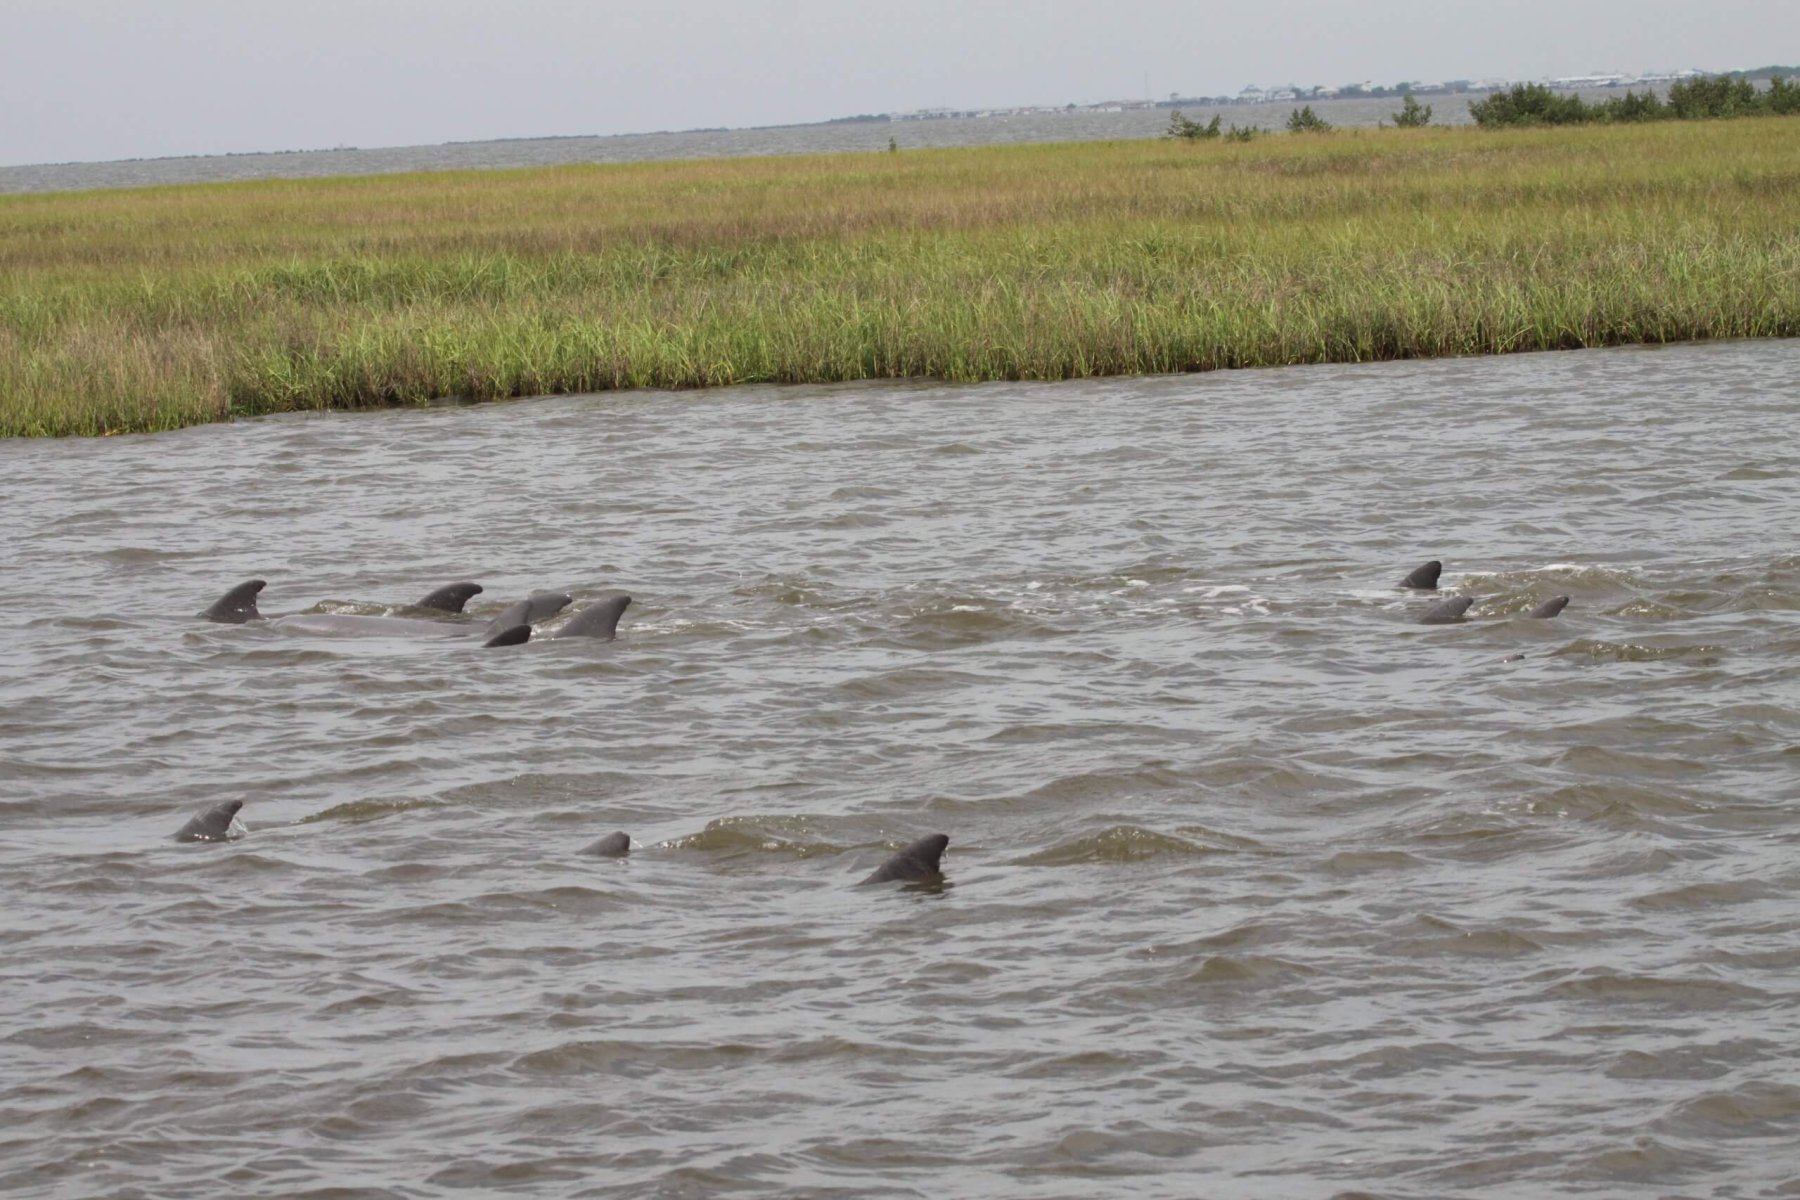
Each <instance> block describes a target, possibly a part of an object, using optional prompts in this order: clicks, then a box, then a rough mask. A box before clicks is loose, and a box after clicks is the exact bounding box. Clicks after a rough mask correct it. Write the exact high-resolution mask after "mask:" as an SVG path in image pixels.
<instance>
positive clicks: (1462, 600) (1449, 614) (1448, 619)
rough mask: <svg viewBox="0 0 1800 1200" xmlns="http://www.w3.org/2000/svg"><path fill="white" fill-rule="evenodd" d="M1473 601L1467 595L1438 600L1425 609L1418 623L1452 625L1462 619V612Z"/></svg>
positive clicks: (1467, 608) (1467, 609) (1466, 609)
mask: <svg viewBox="0 0 1800 1200" xmlns="http://www.w3.org/2000/svg"><path fill="white" fill-rule="evenodd" d="M1473 603H1475V601H1474V600H1473V599H1471V598H1470V597H1468V596H1454V597H1452V598H1450V599H1449V600H1440V601H1438V602H1437V603H1436V604H1434V605H1432V606H1431V607H1430V608H1428V609H1426V610H1425V615H1424V616H1422V617H1420V618H1419V624H1421V625H1454V624H1456V623H1457V622H1458V621H1461V620H1462V619H1463V614H1464V613H1466V612H1468V611H1469V606H1470V605H1471V604H1473Z"/></svg>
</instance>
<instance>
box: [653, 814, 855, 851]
mask: <svg viewBox="0 0 1800 1200" xmlns="http://www.w3.org/2000/svg"><path fill="white" fill-rule="evenodd" d="M661 845H662V846H663V847H665V848H667V849H670V850H697V851H700V852H701V853H703V854H714V855H719V856H721V857H727V858H729V857H738V856H741V855H749V854H771V855H777V856H780V857H784V858H814V857H817V856H820V855H827V854H841V853H843V852H844V850H845V849H847V847H844V846H839V845H837V844H835V843H833V842H831V841H828V840H826V839H825V838H822V837H820V836H819V835H818V833H817V831H816V830H815V829H814V819H813V818H810V817H720V818H719V819H718V820H716V821H708V822H707V824H706V828H705V829H702V830H701V831H700V832H699V833H690V834H688V835H687V836H685V837H677V838H670V839H669V840H667V841H665V842H663V843H661Z"/></svg>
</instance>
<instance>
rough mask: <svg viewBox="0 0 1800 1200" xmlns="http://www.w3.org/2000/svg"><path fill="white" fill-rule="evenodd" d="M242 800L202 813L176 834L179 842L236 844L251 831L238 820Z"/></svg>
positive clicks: (242, 803) (230, 801) (227, 802)
mask: <svg viewBox="0 0 1800 1200" xmlns="http://www.w3.org/2000/svg"><path fill="white" fill-rule="evenodd" d="M242 807H244V802H243V801H242V800H227V801H226V802H225V803H223V804H219V805H215V806H214V807H212V808H209V809H207V810H206V811H205V812H203V813H200V814H199V815H197V816H195V817H194V818H193V819H192V820H190V821H189V822H188V823H187V824H186V825H183V826H182V827H181V828H180V830H178V831H177V832H176V834H175V840H176V841H178V842H235V841H236V840H237V839H239V838H241V837H243V836H244V835H245V834H246V833H248V832H249V830H247V829H245V828H244V823H243V822H242V821H240V820H238V819H237V815H238V809H240V808H242Z"/></svg>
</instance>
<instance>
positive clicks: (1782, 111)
mask: <svg viewBox="0 0 1800 1200" xmlns="http://www.w3.org/2000/svg"><path fill="white" fill-rule="evenodd" d="M1764 100H1765V101H1766V103H1767V104H1768V106H1769V111H1770V112H1771V113H1773V114H1774V115H1775V116H1778V117H1792V116H1796V115H1800V83H1789V82H1788V81H1787V80H1786V79H1784V78H1782V77H1781V76H1780V75H1774V76H1771V77H1770V78H1769V90H1768V91H1767V92H1765V93H1764Z"/></svg>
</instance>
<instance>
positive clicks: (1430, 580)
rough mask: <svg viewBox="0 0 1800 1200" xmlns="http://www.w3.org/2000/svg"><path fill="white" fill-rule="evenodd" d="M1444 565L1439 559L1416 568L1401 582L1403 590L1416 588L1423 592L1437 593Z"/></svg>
mask: <svg viewBox="0 0 1800 1200" xmlns="http://www.w3.org/2000/svg"><path fill="white" fill-rule="evenodd" d="M1443 570H1444V564H1443V563H1441V562H1439V561H1438V560H1437V559H1435V558H1434V559H1432V560H1431V561H1430V562H1428V563H1425V564H1424V565H1422V566H1418V567H1414V568H1413V571H1412V573H1411V574H1410V575H1408V576H1407V577H1406V578H1405V579H1402V580H1401V581H1400V586H1401V587H1403V588H1414V589H1416V590H1418V591H1421V592H1435V591H1437V585H1438V576H1439V575H1440V574H1441V573H1442V572H1443Z"/></svg>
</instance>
